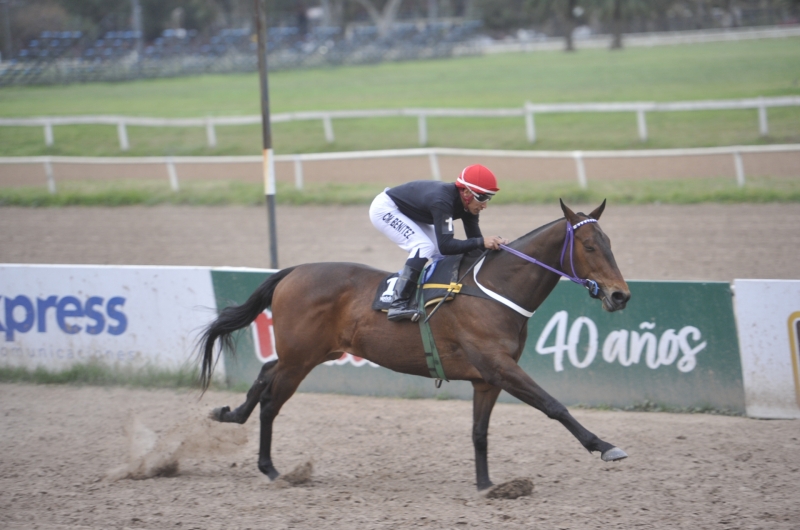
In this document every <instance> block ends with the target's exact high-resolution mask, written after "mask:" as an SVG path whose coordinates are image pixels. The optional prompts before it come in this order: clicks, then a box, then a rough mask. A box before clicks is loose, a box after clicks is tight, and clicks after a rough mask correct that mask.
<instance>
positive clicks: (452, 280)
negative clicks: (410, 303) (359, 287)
mask: <svg viewBox="0 0 800 530" xmlns="http://www.w3.org/2000/svg"><path fill="white" fill-rule="evenodd" d="M480 255H481V253H480V252H474V253H467V254H455V255H452V256H445V257H444V259H441V260H439V261H434V262H432V263H429V264H428V265H426V266H425V269H423V271H422V274H420V280H419V285H418V286H417V287H418V288H419V289H420V293H419V294H421V300H422V302H421V305H422V307H428V306H432V305H435V304H438V303H439V302H440V301H442V299H443V298H445V297H446V300H445V302H449V301H451V300H453V299H454V298H455V296H456V295H457V294H466V295H468V296H477V297H480V298H488V297H487V296H486V295H485V294H484V293H483V291H481V290H480V289H478V288H476V287H473V286H471V285H464V284H461V283H457V282H458V271H459V269H460V267H461V265H462V263H463V264H464V265H466V266H467V267H469V266H470V265H472V264H473V263H474V262H475V261H476V260H477V259H478V257H479V256H480ZM398 274H399V273H394V274H390V275H389V276H387V277H386V278H384V280H383V281H382V282H381V283H380V284H378V289H377V290H376V292H375V298H374V300H373V302H372V309H374V310H376V311H389V306H390V305H391V304H392V296H393V293H394V284H395V282H396V281H397V276H398ZM418 299H419V297H418Z"/></svg>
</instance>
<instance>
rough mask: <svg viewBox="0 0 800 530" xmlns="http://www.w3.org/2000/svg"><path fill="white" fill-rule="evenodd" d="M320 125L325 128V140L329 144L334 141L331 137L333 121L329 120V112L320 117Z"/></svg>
mask: <svg viewBox="0 0 800 530" xmlns="http://www.w3.org/2000/svg"><path fill="white" fill-rule="evenodd" d="M322 126H323V127H324V128H325V141H327V142H328V143H329V144H332V143H333V141H334V137H333V123H332V122H331V116H330V114H326V115H325V116H323V117H322Z"/></svg>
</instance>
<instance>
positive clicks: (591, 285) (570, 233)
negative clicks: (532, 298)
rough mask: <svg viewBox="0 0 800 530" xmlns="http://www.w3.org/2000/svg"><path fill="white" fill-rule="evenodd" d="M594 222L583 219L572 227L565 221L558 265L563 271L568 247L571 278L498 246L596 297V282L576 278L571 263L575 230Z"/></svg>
mask: <svg viewBox="0 0 800 530" xmlns="http://www.w3.org/2000/svg"><path fill="white" fill-rule="evenodd" d="M596 222H597V219H584V220H583V221H581V222H580V223H577V224H576V225H575V226H572V225H571V224H570V222H569V221H567V237H565V238H564V246H563V247H562V248H561V260H560V262H559V263H560V264H561V268H562V269H563V268H564V255H565V254H566V252H567V246H569V247H570V252H569V266H570V269H571V270H572V275H571V276H570V275H569V274H567V273H565V272H561V271H560V270H557V269H554V268H553V267H551V266H549V265H545V264H544V263H542V262H541V261H539V260H537V259H536V258H532V257H530V256H528V255H527V254H523V253H522V252H520V251H519V250H514V249H513V248H511V247H509V246H507V245H500V248H502V249H503V250H505V251H506V252H509V253H511V254H514V255H515V256H517V257H520V258H522V259H524V260H525V261H529V262H531V263H533V264H534V265H539V266H540V267H544V268H545V269H547V270H549V271H550V272H555V273H556V274H558V275H560V276H563V277H564V278H567V279H568V280H570V281H572V282H575V283H577V284H579V285H583V286H584V287H586V288H587V289H589V293H591V295H592V296H597V293H598V292H599V291H600V288H599V287H598V286H597V282H595V281H594V280H590V279H588V278H586V279H581V278H578V276H577V275H576V274H575V264H574V263H573V262H572V256H573V254H574V252H573V251H574V247H575V230H577V229H578V228H580V227H581V226H583V225H585V224H587V223H596Z"/></svg>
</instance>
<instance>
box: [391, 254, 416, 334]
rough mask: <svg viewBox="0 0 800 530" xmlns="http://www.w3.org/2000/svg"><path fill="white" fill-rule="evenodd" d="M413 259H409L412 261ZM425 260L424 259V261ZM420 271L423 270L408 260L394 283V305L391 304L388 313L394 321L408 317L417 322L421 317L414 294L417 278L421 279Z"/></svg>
mask: <svg viewBox="0 0 800 530" xmlns="http://www.w3.org/2000/svg"><path fill="white" fill-rule="evenodd" d="M411 259H419V258H411ZM411 259H410V260H408V261H411ZM424 261H425V260H424V259H423V263H424ZM420 272H422V271H421V270H419V269H416V268H414V267H412V266H410V265H409V264H408V262H406V266H405V267H403V271H402V272H401V273H400V276H399V277H398V278H397V282H395V284H394V298H393V299H392V305H391V306H389V314H388V315H387V317H388V318H389V320H391V321H392V322H398V321H400V320H408V319H411V321H412V322H415V321H416V320H417V319H418V318H419V313H418V312H417V309H416V307H415V306H416V301H415V296H414V295H415V294H416V292H417V280H419V274H420Z"/></svg>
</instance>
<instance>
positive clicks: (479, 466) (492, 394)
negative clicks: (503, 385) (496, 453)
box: [472, 382, 500, 490]
mask: <svg viewBox="0 0 800 530" xmlns="http://www.w3.org/2000/svg"><path fill="white" fill-rule="evenodd" d="M472 386H473V389H474V394H473V398H472V445H474V446H475V473H476V475H477V484H478V490H484V489H486V488H488V487H489V486H491V485H492V481H491V480H489V463H488V449H489V444H488V435H489V417H490V416H491V414H492V409H493V408H494V404H495V403H496V402H497V396H499V395H500V387H497V386H492V385H489V384H487V383H482V382H481V383H472Z"/></svg>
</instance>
